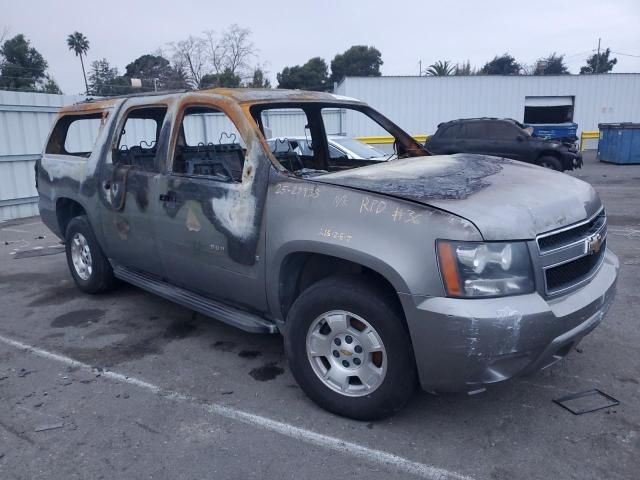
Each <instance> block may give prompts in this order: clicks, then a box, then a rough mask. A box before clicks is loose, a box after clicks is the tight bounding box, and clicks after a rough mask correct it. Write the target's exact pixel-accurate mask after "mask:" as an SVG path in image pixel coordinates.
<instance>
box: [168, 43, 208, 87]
mask: <svg viewBox="0 0 640 480" xmlns="http://www.w3.org/2000/svg"><path fill="white" fill-rule="evenodd" d="M171 49H172V50H173V63H174V66H176V67H177V68H179V69H180V70H182V71H184V72H185V75H186V78H187V81H188V82H189V83H190V84H191V86H193V87H196V88H197V87H198V85H200V82H201V81H202V76H203V75H205V74H206V73H207V72H206V70H207V66H206V65H207V55H206V49H207V44H206V42H205V40H204V39H203V38H200V37H194V36H193V35H189V37H188V38H187V39H185V40H181V41H179V42H174V43H172V44H171Z"/></svg>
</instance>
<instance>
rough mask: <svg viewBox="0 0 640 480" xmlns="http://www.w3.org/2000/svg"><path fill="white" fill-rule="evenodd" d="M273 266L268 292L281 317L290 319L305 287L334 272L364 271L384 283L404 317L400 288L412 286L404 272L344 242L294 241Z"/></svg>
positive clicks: (270, 302)
mask: <svg viewBox="0 0 640 480" xmlns="http://www.w3.org/2000/svg"><path fill="white" fill-rule="evenodd" d="M272 266H273V267H274V268H269V269H268V270H267V272H268V273H267V295H268V300H269V305H270V308H271V311H272V312H273V313H274V314H275V317H276V318H277V319H278V320H279V321H285V320H286V317H287V313H288V311H289V309H290V308H291V305H292V304H293V302H294V301H295V299H296V298H297V297H298V296H299V295H300V294H301V293H302V291H304V289H305V288H307V287H308V286H310V285H312V284H313V283H315V282H317V281H319V280H321V279H322V278H326V277H327V276H329V275H333V274H361V275H363V276H366V277H367V278H368V279H371V280H373V281H375V282H376V283H378V284H380V285H381V286H382V287H384V288H385V291H388V292H389V298H390V300H391V301H392V302H393V303H394V305H395V306H396V307H397V308H398V309H399V313H400V314H402V317H403V318H404V310H403V308H402V304H401V302H400V298H399V296H398V292H407V291H408V287H407V285H406V284H405V282H404V280H403V279H402V277H401V276H400V274H399V273H398V272H397V271H396V270H395V269H394V268H393V267H391V266H390V265H389V264H387V263H386V262H384V261H383V260H381V259H379V258H375V257H372V256H370V255H367V254H364V253H362V252H360V251H356V250H351V249H345V248H344V247H341V246H335V247H333V246H328V245H327V244H324V243H319V244H317V243H309V242H302V244H299V242H294V243H293V244H292V245H289V246H288V248H285V249H282V250H281V251H280V252H279V253H278V255H277V258H276V259H275V261H274V262H273V263H272Z"/></svg>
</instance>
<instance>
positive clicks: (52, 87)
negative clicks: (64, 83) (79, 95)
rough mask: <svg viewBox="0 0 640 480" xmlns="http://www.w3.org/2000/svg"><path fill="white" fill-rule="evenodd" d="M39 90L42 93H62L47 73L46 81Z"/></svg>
mask: <svg viewBox="0 0 640 480" xmlns="http://www.w3.org/2000/svg"><path fill="white" fill-rule="evenodd" d="M40 91H41V92H42V93H57V94H61V93H62V90H60V87H59V86H58V84H57V83H56V81H55V80H54V79H53V78H51V77H50V76H49V75H47V77H46V81H45V82H44V84H43V85H42V87H41V88H40Z"/></svg>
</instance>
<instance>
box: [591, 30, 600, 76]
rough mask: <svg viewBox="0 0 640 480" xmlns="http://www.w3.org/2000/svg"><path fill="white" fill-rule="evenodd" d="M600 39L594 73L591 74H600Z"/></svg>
mask: <svg viewBox="0 0 640 480" xmlns="http://www.w3.org/2000/svg"><path fill="white" fill-rule="evenodd" d="M600 40H601V39H600V38H598V55H597V56H596V71H595V72H593V73H600V72H599V70H600Z"/></svg>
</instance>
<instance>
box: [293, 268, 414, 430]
mask: <svg viewBox="0 0 640 480" xmlns="http://www.w3.org/2000/svg"><path fill="white" fill-rule="evenodd" d="M388 293H389V292H385V291H383V290H382V289H380V288H379V287H378V286H376V285H375V284H373V283H371V282H369V281H368V280H367V279H366V278H364V277H361V276H348V277H341V276H335V277H329V278H326V279H323V280H321V281H319V282H318V283H316V284H314V285H312V286H311V287H309V288H308V289H307V290H305V291H304V292H303V293H302V295H300V297H299V298H298V299H297V300H296V301H295V303H294V304H293V306H292V307H291V310H290V312H289V315H288V317H287V326H286V331H285V348H286V352H287V358H288V360H289V365H290V368H291V371H292V373H293V376H294V377H295V379H296V380H297V382H298V384H299V385H300V387H301V388H302V389H303V390H304V392H305V393H306V394H307V395H308V396H309V398H311V399H312V400H313V401H314V402H316V403H317V404H318V405H320V406H321V407H323V408H325V409H326V410H329V411H330V412H333V413H336V414H339V415H343V416H346V417H351V418H355V419H358V420H372V419H377V418H381V417H385V416H389V415H391V414H393V413H395V412H397V411H399V410H400V409H401V408H402V407H403V406H404V405H405V404H406V403H407V402H408V401H409V399H410V398H411V396H412V394H413V392H414V391H415V387H416V384H417V376H416V367H415V361H414V358H413V350H412V346H411V341H410V339H409V335H408V332H407V330H406V327H405V326H404V322H403V320H402V318H401V313H400V312H399V311H398V308H397V307H396V306H395V305H394V303H393V301H391V300H389V299H388Z"/></svg>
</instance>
